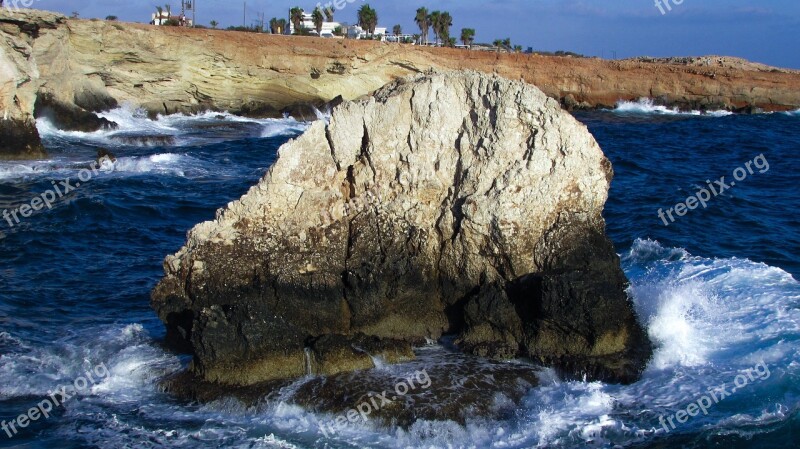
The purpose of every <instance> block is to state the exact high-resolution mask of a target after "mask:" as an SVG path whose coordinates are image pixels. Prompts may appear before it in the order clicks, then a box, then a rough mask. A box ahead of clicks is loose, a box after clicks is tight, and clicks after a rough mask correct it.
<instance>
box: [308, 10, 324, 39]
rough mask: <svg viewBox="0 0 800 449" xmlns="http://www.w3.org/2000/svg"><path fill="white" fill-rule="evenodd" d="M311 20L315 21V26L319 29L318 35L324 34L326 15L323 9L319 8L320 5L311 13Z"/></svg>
mask: <svg viewBox="0 0 800 449" xmlns="http://www.w3.org/2000/svg"><path fill="white" fill-rule="evenodd" d="M311 20H312V21H313V22H314V28H316V30H317V36H319V35H320V34H322V24H323V23H324V22H325V16H323V15H322V10H321V9H319V6H318V7H316V8H314V12H312V13H311Z"/></svg>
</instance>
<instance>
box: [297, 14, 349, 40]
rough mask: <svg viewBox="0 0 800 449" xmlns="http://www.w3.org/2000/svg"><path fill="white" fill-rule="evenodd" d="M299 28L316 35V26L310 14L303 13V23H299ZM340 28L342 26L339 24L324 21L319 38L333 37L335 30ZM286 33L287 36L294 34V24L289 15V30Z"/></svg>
mask: <svg viewBox="0 0 800 449" xmlns="http://www.w3.org/2000/svg"><path fill="white" fill-rule="evenodd" d="M300 26H301V27H302V28H305V29H307V30H308V32H309V33H310V34H312V35H314V36H316V35H317V26H316V25H314V17H313V16H312V15H311V13H305V12H304V13H303V21H302V22H301V24H300ZM340 26H342V25H341V24H340V23H339V22H328V21H324V22H322V31H320V33H319V36H320V37H334V34H333V32H334V30H336V28H339V27H340ZM287 31H288V33H289V34H294V33H295V28H294V23H293V22H292V16H291V13H290V14H289V28H288V30H287Z"/></svg>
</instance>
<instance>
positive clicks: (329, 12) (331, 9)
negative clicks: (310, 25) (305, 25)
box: [323, 6, 336, 22]
mask: <svg viewBox="0 0 800 449" xmlns="http://www.w3.org/2000/svg"><path fill="white" fill-rule="evenodd" d="M323 12H324V13H325V18H326V19H327V21H328V22H333V13H335V12H336V8H334V7H333V6H329V7H327V8H325V9H324V10H323Z"/></svg>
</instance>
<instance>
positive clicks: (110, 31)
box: [0, 8, 800, 157]
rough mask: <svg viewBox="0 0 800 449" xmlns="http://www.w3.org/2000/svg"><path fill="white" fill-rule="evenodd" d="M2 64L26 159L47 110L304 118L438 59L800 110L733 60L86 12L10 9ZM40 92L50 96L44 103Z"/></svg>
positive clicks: (788, 84)
mask: <svg viewBox="0 0 800 449" xmlns="http://www.w3.org/2000/svg"><path fill="white" fill-rule="evenodd" d="M0 61H2V69H0V107H2V111H0V112H2V114H0V115H2V121H1V122H0V138H2V140H0V153H3V154H6V156H9V155H12V154H18V155H19V156H21V157H24V156H27V157H35V156H36V155H37V154H39V153H40V152H41V145H40V143H39V142H38V138H35V128H32V123H33V117H34V115H41V114H51V115H53V116H55V117H56V119H57V120H56V121H57V122H58V123H57V124H58V125H59V126H61V127H64V128H68V129H70V128H71V127H73V126H79V129H82V130H86V129H87V126H88V129H97V128H99V127H103V126H109V124H106V123H102V122H98V121H92V120H91V119H90V118H89V116H87V115H85V114H84V113H85V112H92V111H97V110H102V109H107V108H109V107H114V106H115V105H117V104H118V103H123V102H127V103H131V104H134V105H138V106H142V107H144V108H146V109H147V110H148V111H150V112H151V113H153V114H157V113H173V112H193V111H199V110H203V109H220V110H228V111H231V112H234V113H239V114H249V115H260V116H272V115H279V114H281V113H282V112H284V111H290V112H292V113H294V114H295V115H303V114H304V113H308V109H304V108H303V106H304V105H308V104H315V105H320V104H322V103H324V102H326V101H329V100H332V99H334V98H336V97H337V96H340V95H341V96H342V97H344V98H345V99H354V98H358V97H360V96H362V95H365V94H368V93H370V92H373V91H375V90H376V89H378V88H380V87H381V86H383V85H385V84H386V83H388V82H389V81H391V80H393V79H396V78H398V77H402V76H406V75H410V74H414V73H420V72H425V71H427V70H428V69H432V68H433V69H472V70H477V71H481V72H485V73H496V74H498V75H500V76H503V77H505V78H508V79H518V80H524V81H525V82H528V83H530V84H534V85H536V86H537V87H539V88H540V89H541V90H542V91H543V92H544V93H545V94H547V95H548V96H550V97H552V98H555V99H558V100H560V101H562V104H564V105H566V106H567V107H597V106H608V107H611V106H613V105H614V104H615V102H616V101H618V100H631V99H635V98H639V97H650V98H656V99H658V100H659V101H661V102H662V103H665V104H669V105H678V106H681V107H686V108H694V109H702V108H709V109H717V108H728V109H737V108H746V107H751V108H752V107H757V108H762V109H764V110H787V109H796V108H798V107H800V73H798V72H796V71H789V70H780V69H775V68H771V67H766V66H762V65H758V64H750V63H746V62H744V61H741V60H736V59H732V58H718V57H709V58H694V59H668V60H652V59H645V58H641V59H638V60H628V61H606V60H600V59H596V58H571V57H546V56H535V55H524V54H496V53H487V52H480V51H467V50H460V49H444V48H422V47H416V46H411V45H400V44H388V43H380V42H372V41H353V40H330V39H319V38H311V37H290V36H272V35H264V34H252V33H240V32H229V31H221V30H206V29H185V28H176V27H155V26H149V25H139V24H131V23H119V22H106V21H92V20H77V19H67V18H65V17H63V16H61V15H58V14H53V13H47V12H43V11H35V10H21V11H17V12H13V13H11V12H9V11H8V10H7V9H5V8H0ZM42 93H44V94H48V95H49V97H47V101H45V102H40V104H41V107H40V108H39V109H40V110H39V111H37V110H36V109H37V108H36V103H37V101H36V100H37V99H38V98H39V97H40V96H41V94H42ZM70 114H73V115H74V117H73V118H70V117H69V115H70ZM75 117H77V119H76V118H75ZM87 122H88V123H89V124H88V125H87V124H86V123H87ZM111 126H113V125H111ZM4 133H11V134H4ZM13 133H16V134H13ZM26 133H27V134H26ZM14 136H16V137H14ZM26 136H27V137H28V139H25V138H24V137H26Z"/></svg>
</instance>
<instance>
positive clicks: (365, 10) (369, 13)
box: [358, 3, 378, 34]
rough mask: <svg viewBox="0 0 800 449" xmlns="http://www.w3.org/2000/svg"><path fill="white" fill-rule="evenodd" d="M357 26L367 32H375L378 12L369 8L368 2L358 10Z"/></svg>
mask: <svg viewBox="0 0 800 449" xmlns="http://www.w3.org/2000/svg"><path fill="white" fill-rule="evenodd" d="M358 26H360V27H361V28H363V29H364V30H365V31H367V33H369V34H375V27H377V26H378V12H377V11H375V10H374V9H372V8H370V6H369V3H365V4H364V6H362V7H361V8H359V10H358Z"/></svg>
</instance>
